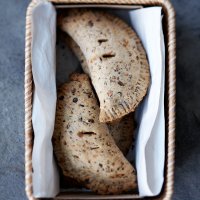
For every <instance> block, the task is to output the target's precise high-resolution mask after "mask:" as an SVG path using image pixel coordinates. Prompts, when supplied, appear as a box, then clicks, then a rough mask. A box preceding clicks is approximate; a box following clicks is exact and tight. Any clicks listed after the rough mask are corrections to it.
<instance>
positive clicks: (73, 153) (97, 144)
mask: <svg viewBox="0 0 200 200" xmlns="http://www.w3.org/2000/svg"><path fill="white" fill-rule="evenodd" d="M99 112H100V109H99V105H98V102H97V100H96V97H95V95H94V93H93V91H92V87H91V84H90V81H89V78H88V76H87V75H85V74H81V75H80V74H74V75H72V77H71V81H70V82H69V83H66V84H64V85H63V86H61V87H60V88H59V89H58V99H57V109H56V119H55V131H54V135H53V146H54V152H55V155H56V158H57V161H58V164H59V165H60V167H61V169H62V171H63V174H64V175H65V176H67V177H70V178H73V179H75V180H77V181H78V182H79V183H81V184H82V185H83V186H85V187H86V188H89V189H91V190H92V191H94V192H97V193H99V194H119V193H122V192H126V191H129V190H133V189H135V188H136V175H135V170H134V168H133V166H132V165H131V164H130V163H129V162H128V161H127V160H126V158H125V157H124V156H123V154H122V152H121V151H120V150H119V148H118V147H117V145H116V144H115V142H114V140H113V138H112V136H111V134H110V133H109V130H108V127H107V125H106V124H104V123H100V122H99V119H98V116H99Z"/></svg>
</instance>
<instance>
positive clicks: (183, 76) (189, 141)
mask: <svg viewBox="0 0 200 200" xmlns="http://www.w3.org/2000/svg"><path fill="white" fill-rule="evenodd" d="M28 2H29V1H27V0H6V1H4V0H0V199H1V200H10V199H13V200H16V199H17V200H22V199H26V196H25V192H24V99H23V98H24V33H25V30H24V29H25V12H26V8H27V6H28ZM172 3H173V4H174V6H175V9H176V13H177V18H176V19H177V121H176V124H177V130H176V170H175V192H174V196H173V199H174V200H178V199H180V200H189V199H192V200H199V199H200V170H199V169H200V1H199V0H190V1H188V0H173V1H172Z"/></svg>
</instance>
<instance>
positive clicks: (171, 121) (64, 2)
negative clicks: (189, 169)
mask: <svg viewBox="0 0 200 200" xmlns="http://www.w3.org/2000/svg"><path fill="white" fill-rule="evenodd" d="M49 1H50V2H52V3H53V4H54V5H55V6H56V7H60V6H66V7H101V8H104V7H105V8H116V9H117V8H125V9H126V8H129V9H131V8H134V7H135V6H136V7H138V6H143V7H150V6H161V7H162V10H163V15H164V18H163V31H164V39H165V48H166V49H165V50H166V65H165V66H166V72H165V74H166V77H165V120H166V124H165V130H166V131H165V134H166V135H165V138H166V139H165V140H166V142H165V171H164V173H165V174H164V175H165V178H164V185H163V188H162V191H161V193H160V194H159V195H158V196H156V197H151V198H142V197H139V196H138V195H135V194H121V195H97V194H94V193H83V192H78V191H77V192H60V193H59V194H58V195H57V196H56V197H55V199H159V200H161V199H162V200H168V199H171V197H172V193H173V186H174V157H175V102H176V101H175V93H176V88H175V83H176V75H175V60H176V52H175V48H176V38H175V12H174V9H173V7H172V5H171V3H170V2H169V1H168V0H101V1H100V0H49ZM37 2H38V1H36V0H34V1H32V2H31V3H30V5H29V7H28V9H27V15H26V47H25V83H24V84H25V185H26V186H25V190H26V194H27V197H28V199H36V198H34V197H33V189H32V148H33V140H34V135H33V128H32V97H33V77H32V66H31V39H32V33H31V26H32V25H31V15H32V10H33V8H34V7H35V6H36V5H37V4H38V3H37Z"/></svg>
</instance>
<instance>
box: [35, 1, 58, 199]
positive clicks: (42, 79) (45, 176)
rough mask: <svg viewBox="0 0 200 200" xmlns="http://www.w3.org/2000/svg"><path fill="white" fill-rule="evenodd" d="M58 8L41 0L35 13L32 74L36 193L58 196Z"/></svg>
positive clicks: (39, 195)
mask: <svg viewBox="0 0 200 200" xmlns="http://www.w3.org/2000/svg"><path fill="white" fill-rule="evenodd" d="M55 52H56V11H55V8H54V7H53V5H52V4H51V3H48V2H45V1H43V2H41V3H39V4H38V5H37V6H36V7H35V8H34V9H33V14H32V73H33V81H34V93H33V113H32V123H33V131H34V145H33V154H32V164H33V174H32V175H33V195H34V197H36V198H41V197H49V198H50V197H55V196H56V194H57V193H58V192H59V174H58V170H57V166H56V163H55V160H54V157H53V147H52V142H51V138H52V135H53V131H54V121H55V111H56V98H57V94H56V64H55V57H56V55H55Z"/></svg>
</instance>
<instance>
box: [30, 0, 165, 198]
mask: <svg viewBox="0 0 200 200" xmlns="http://www.w3.org/2000/svg"><path fill="white" fill-rule="evenodd" d="M109 12H113V13H115V14H116V15H119V16H121V17H122V18H123V19H124V20H125V21H127V23H129V24H130V25H132V26H133V27H134V30H136V32H137V34H138V35H139V37H140V39H141V41H142V43H143V45H144V48H145V50H146V52H147V55H148V60H149V64H150V68H151V69H150V71H151V85H150V87H149V91H148V95H147V96H146V97H145V99H144V101H143V103H142V104H141V105H140V106H139V109H138V111H137V120H138V123H139V128H138V131H137V132H138V134H137V135H138V137H137V143H136V144H137V145H136V168H137V176H138V188H139V194H140V196H154V195H157V194H158V193H159V192H160V191H161V188H162V185H163V173H164V140H165V138H164V136H165V121H164V72H165V68H164V64H165V61H164V59H165V58H164V55H165V52H164V39H163V32H162V23H161V20H162V18H161V8H160V7H151V8H144V9H139V10H133V11H129V10H118V9H113V10H109ZM55 18H56V13H55V10H54V8H53V6H52V5H51V4H50V3H42V4H40V5H39V6H37V8H35V9H34V12H33V45H32V67H33V78H34V83H35V91H34V100H33V116H32V120H33V128H34V134H35V139H34V148H33V170H34V172H33V189H34V196H35V197H54V196H55V195H56V194H57V193H58V192H59V179H58V172H57V169H56V167H55V162H54V159H53V152H52V144H51V136H52V133H53V128H54V117H55V106H56V86H55V39H56V33H55V29H56V27H55V24H56V21H55ZM56 56H57V61H56V65H57V77H56V79H57V85H60V84H62V83H64V82H66V81H67V80H68V75H69V74H71V73H72V72H74V71H80V64H79V63H78V61H77V59H76V58H75V56H74V55H73V54H72V52H71V51H70V50H69V49H68V48H67V46H66V44H64V43H62V42H61V43H60V42H59V41H58V45H57V55H56ZM134 134H135V133H134ZM133 146H134V144H133ZM127 157H128V159H129V161H130V162H131V163H132V162H133V160H134V148H131V149H130V151H129V154H128V156H127ZM78 190H79V191H80V189H78ZM83 191H87V190H84V189H83Z"/></svg>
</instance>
